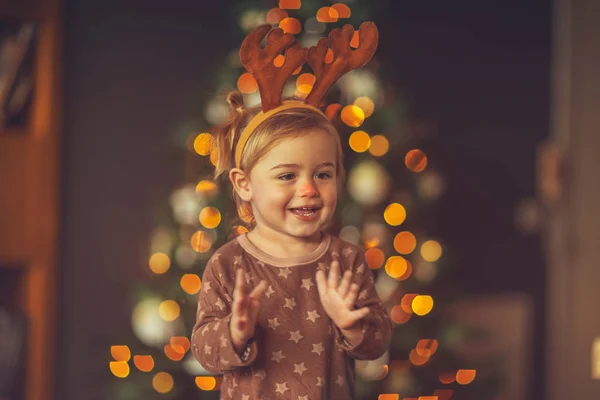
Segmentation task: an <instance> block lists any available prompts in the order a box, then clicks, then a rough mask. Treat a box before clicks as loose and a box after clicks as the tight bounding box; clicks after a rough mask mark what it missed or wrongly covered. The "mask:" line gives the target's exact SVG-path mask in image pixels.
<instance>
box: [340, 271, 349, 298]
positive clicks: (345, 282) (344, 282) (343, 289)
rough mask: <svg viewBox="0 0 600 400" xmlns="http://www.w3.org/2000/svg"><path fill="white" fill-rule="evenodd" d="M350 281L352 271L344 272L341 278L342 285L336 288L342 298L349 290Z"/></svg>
mask: <svg viewBox="0 0 600 400" xmlns="http://www.w3.org/2000/svg"><path fill="white" fill-rule="evenodd" d="M351 281H352V271H350V270H346V272H344V277H343V278H342V283H340V287H339V288H338V293H339V295H340V296H341V297H342V299H343V298H345V297H346V295H347V294H348V289H350V282H351Z"/></svg>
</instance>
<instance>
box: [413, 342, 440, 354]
mask: <svg viewBox="0 0 600 400" xmlns="http://www.w3.org/2000/svg"><path fill="white" fill-rule="evenodd" d="M415 349H416V350H417V354H419V355H420V356H421V357H431V356H432V355H434V354H435V352H436V351H437V349H438V341H437V340H435V339H421V340H419V342H418V343H417V346H416V347H415Z"/></svg>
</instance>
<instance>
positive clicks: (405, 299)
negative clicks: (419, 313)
mask: <svg viewBox="0 0 600 400" xmlns="http://www.w3.org/2000/svg"><path fill="white" fill-rule="evenodd" d="M416 297H417V295H416V294H414V293H407V294H405V295H404V296H402V300H400V306H401V307H402V309H403V310H404V312H407V313H409V314H412V312H413V310H412V303H413V300H414V299H415V298H416Z"/></svg>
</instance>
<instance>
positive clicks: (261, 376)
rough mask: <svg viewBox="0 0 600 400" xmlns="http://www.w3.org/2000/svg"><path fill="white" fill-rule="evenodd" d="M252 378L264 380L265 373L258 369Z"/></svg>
mask: <svg viewBox="0 0 600 400" xmlns="http://www.w3.org/2000/svg"><path fill="white" fill-rule="evenodd" d="M254 376H258V377H259V378H260V379H261V380H262V379H265V376H267V373H266V372H265V370H264V369H260V370H258V371H257V372H255V373H254Z"/></svg>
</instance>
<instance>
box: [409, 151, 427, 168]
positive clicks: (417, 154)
mask: <svg viewBox="0 0 600 400" xmlns="http://www.w3.org/2000/svg"><path fill="white" fill-rule="evenodd" d="M404 162H405V164H406V168H408V169H409V170H411V171H412V172H421V171H423V170H424V169H425V167H426V166H427V156H426V155H425V153H423V152H422V151H421V150H419V149H415V150H411V151H409V152H408V153H407V154H406V157H405V158H404Z"/></svg>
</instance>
